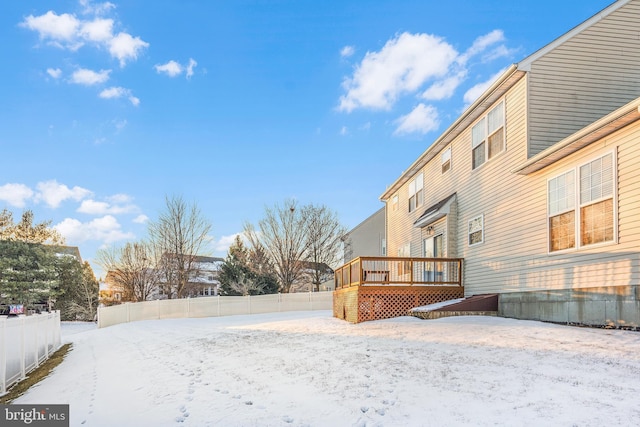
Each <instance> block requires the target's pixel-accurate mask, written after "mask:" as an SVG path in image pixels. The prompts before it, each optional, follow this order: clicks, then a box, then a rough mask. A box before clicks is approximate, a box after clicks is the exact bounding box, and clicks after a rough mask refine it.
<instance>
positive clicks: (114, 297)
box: [100, 255, 224, 305]
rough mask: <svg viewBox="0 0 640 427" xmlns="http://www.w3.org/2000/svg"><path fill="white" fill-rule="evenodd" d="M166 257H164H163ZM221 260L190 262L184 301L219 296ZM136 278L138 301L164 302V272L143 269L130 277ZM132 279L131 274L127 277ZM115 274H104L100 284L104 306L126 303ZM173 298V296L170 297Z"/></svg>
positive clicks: (199, 257)
mask: <svg viewBox="0 0 640 427" xmlns="http://www.w3.org/2000/svg"><path fill="white" fill-rule="evenodd" d="M165 256H166V255H165ZM166 258H167V259H169V260H171V259H175V258H176V257H175V256H166ZM223 262H224V259H222V258H218V257H209V256H201V255H195V256H193V259H192V260H191V265H190V277H189V282H188V283H187V284H186V285H185V288H184V289H183V292H182V296H183V298H195V297H200V296H215V295H218V288H219V286H220V282H219V280H218V275H219V271H220V265H221V264H222V263H223ZM132 274H133V275H134V276H137V277H136V279H135V280H136V282H137V286H138V289H137V292H138V293H139V294H141V295H140V296H139V298H144V297H143V295H144V296H146V298H145V299H146V300H157V299H167V298H168V295H167V293H166V292H167V286H166V284H167V283H168V282H167V278H166V275H165V271H164V270H162V269H161V268H158V269H153V268H143V269H139V270H136V272H135V273H132ZM130 275H131V274H130ZM118 276H119V275H118V274H117V272H115V271H109V272H107V276H106V277H105V280H104V282H101V283H100V302H101V303H102V304H104V305H112V304H119V303H121V302H123V301H126V300H129V299H130V296H127V295H126V292H125V290H124V289H123V287H122V286H121V285H120V284H119V283H118V282H119V280H118ZM172 298H176V294H175V292H174V294H173V295H172Z"/></svg>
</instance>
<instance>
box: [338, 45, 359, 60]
mask: <svg viewBox="0 0 640 427" xmlns="http://www.w3.org/2000/svg"><path fill="white" fill-rule="evenodd" d="M355 52H356V50H355V48H354V47H353V46H345V47H343V48H342V49H340V56H341V57H343V58H348V57H350V56H351V55H353V54H354V53H355Z"/></svg>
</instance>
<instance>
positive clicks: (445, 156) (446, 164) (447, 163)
mask: <svg viewBox="0 0 640 427" xmlns="http://www.w3.org/2000/svg"><path fill="white" fill-rule="evenodd" d="M440 163H441V164H442V173H445V172H446V171H448V170H449V169H451V147H449V148H447V149H446V150H444V151H443V152H442V154H441V155H440Z"/></svg>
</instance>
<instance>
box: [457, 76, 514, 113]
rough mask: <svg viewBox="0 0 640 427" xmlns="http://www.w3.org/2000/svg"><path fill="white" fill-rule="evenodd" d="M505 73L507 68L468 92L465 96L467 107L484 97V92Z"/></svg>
mask: <svg viewBox="0 0 640 427" xmlns="http://www.w3.org/2000/svg"><path fill="white" fill-rule="evenodd" d="M505 71H506V68H503V69H502V70H500V71H498V72H497V73H495V74H494V75H493V76H491V77H490V78H489V79H487V80H485V81H483V82H481V83H478V84H476V85H475V86H473V87H472V88H471V89H469V90H467V91H466V92H465V94H464V102H465V104H466V106H469V105H471V104H472V103H473V101H475V100H476V99H478V97H479V96H480V95H482V94H483V93H484V91H485V90H487V89H488V88H489V86H491V85H492V84H493V82H495V81H496V79H497V78H498V77H500V76H501V75H502V73H504V72H505Z"/></svg>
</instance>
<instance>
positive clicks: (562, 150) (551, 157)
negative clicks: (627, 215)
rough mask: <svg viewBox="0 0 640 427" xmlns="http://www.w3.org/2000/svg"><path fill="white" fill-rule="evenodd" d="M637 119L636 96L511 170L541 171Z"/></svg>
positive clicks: (639, 105) (522, 172) (639, 103)
mask: <svg viewBox="0 0 640 427" xmlns="http://www.w3.org/2000/svg"><path fill="white" fill-rule="evenodd" d="M637 120H640V98H636V99H635V100H633V101H631V102H630V103H628V104H626V105H624V106H623V107H621V108H618V109H617V110H615V111H614V112H612V113H609V114H607V115H606V116H604V117H603V118H601V119H599V120H596V121H595V122H593V123H591V124H590V125H588V126H586V127H584V128H582V129H580V130H579V131H578V132H576V133H574V134H573V135H569V136H568V137H566V138H565V139H563V140H562V141H560V142H558V143H556V144H554V145H552V146H551V147H549V148H547V149H546V150H544V151H542V152H540V153H538V154H537V155H535V156H533V157H532V158H530V159H529V160H527V161H526V162H524V163H522V164H521V165H519V166H518V167H517V168H516V169H514V170H512V171H511V172H512V173H517V174H520V175H528V174H530V173H533V172H536V171H539V170H540V169H543V168H545V167H547V166H549V165H551V164H553V163H555V162H556V161H558V160H560V159H562V158H564V157H566V156H568V155H569V154H571V153H574V152H576V151H578V150H580V149H581V148H583V147H586V146H587V145H589V144H591V143H593V142H596V141H599V140H601V139H602V138H604V137H606V136H607V135H609V134H611V133H613V132H615V131H617V130H619V129H622V128H623V127H625V126H627V125H628V124H630V123H633V122H635V121H637Z"/></svg>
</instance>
